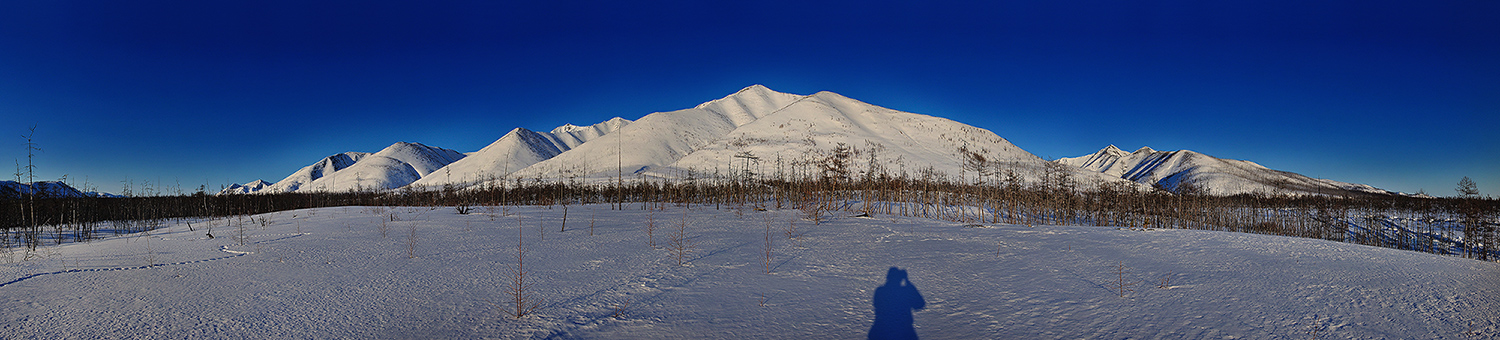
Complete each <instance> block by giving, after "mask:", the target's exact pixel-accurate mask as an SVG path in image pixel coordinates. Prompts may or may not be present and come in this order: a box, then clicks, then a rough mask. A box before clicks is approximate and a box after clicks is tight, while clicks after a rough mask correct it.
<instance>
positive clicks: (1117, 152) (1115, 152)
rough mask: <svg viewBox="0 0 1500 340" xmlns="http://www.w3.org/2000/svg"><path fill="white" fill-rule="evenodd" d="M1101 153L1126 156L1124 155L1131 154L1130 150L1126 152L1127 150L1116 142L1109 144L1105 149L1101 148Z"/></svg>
mask: <svg viewBox="0 0 1500 340" xmlns="http://www.w3.org/2000/svg"><path fill="white" fill-rule="evenodd" d="M1099 153H1100V154H1104V155H1116V156H1124V155H1127V154H1129V153H1128V152H1125V150H1120V148H1119V147H1116V146H1115V145H1114V144H1110V145H1109V146H1106V147H1104V149H1103V150H1099Z"/></svg>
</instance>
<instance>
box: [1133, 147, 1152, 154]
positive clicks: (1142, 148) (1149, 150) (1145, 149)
mask: <svg viewBox="0 0 1500 340" xmlns="http://www.w3.org/2000/svg"><path fill="white" fill-rule="evenodd" d="M1142 152H1144V153H1154V152H1156V149H1152V148H1151V147H1149V146H1142V147H1141V148H1140V149H1135V152H1131V153H1142Z"/></svg>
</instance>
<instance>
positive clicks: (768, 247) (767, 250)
mask: <svg viewBox="0 0 1500 340" xmlns="http://www.w3.org/2000/svg"><path fill="white" fill-rule="evenodd" d="M773 245H774V244H772V240H771V216H770V215H767V216H766V243H765V246H764V247H762V248H761V250H763V253H762V255H764V256H762V257H763V259H764V260H765V261H764V262H765V265H766V274H770V273H771V249H772V246H773Z"/></svg>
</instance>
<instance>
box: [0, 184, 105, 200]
mask: <svg viewBox="0 0 1500 340" xmlns="http://www.w3.org/2000/svg"><path fill="white" fill-rule="evenodd" d="M32 194H35V195H36V197H37V198H42V197H93V196H95V195H90V194H87V193H84V192H81V191H78V189H74V188H73V187H71V186H68V184H67V183H63V182H57V181H46V182H34V183H20V182H16V181H0V198H9V199H18V198H27V197H28V196H30V195H32Z"/></svg>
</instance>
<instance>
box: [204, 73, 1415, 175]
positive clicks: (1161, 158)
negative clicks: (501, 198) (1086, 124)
mask: <svg viewBox="0 0 1500 340" xmlns="http://www.w3.org/2000/svg"><path fill="white" fill-rule="evenodd" d="M841 152H846V153H844V155H846V156H844V157H843V158H842V159H843V162H842V163H844V164H845V169H846V170H848V173H847V174H846V175H847V176H851V177H858V176H862V175H863V174H864V173H866V172H868V171H883V172H886V173H888V174H891V175H899V174H902V173H905V174H907V175H909V176H912V177H920V176H923V175H922V173H924V172H928V171H931V172H932V173H937V174H941V175H944V176H950V177H951V178H954V179H961V180H964V181H973V180H976V179H977V174H976V173H975V169H974V168H973V167H972V166H970V165H971V163H972V162H971V161H973V160H978V159H982V160H983V161H984V162H985V164H986V166H985V169H984V170H985V173H984V175H986V176H990V177H988V178H986V180H988V181H994V180H995V179H998V178H1000V177H1002V176H1003V175H1002V174H1003V173H1007V172H1008V173H1013V174H1015V175H1016V177H1018V178H1019V179H1020V180H1022V181H1023V182H1025V183H1037V182H1039V181H1041V180H1043V177H1045V176H1047V175H1046V174H1048V173H1054V174H1055V173H1057V172H1056V171H1055V170H1058V169H1061V170H1064V171H1066V174H1068V175H1070V176H1069V178H1070V180H1071V181H1072V182H1073V183H1074V184H1075V185H1077V186H1078V187H1081V188H1088V187H1093V186H1094V185H1097V184H1099V183H1105V182H1111V181H1115V182H1119V183H1128V184H1130V185H1132V186H1135V187H1136V188H1149V187H1151V186H1160V187H1164V188H1166V189H1168V190H1172V191H1182V190H1183V189H1185V188H1197V189H1202V192H1207V193H1210V194H1214V195H1234V194H1243V193H1254V192H1263V193H1277V192H1288V193H1323V194H1343V193H1377V194H1385V193H1388V192H1386V191H1384V190H1381V189H1378V188H1374V187H1371V186H1368V185H1361V184H1352V183H1344V182H1337V181H1331V180H1324V179H1314V178H1308V177H1306V176H1302V175H1299V174H1295V173H1290V172H1285V171H1278V170H1271V169H1267V168H1265V167H1263V166H1260V165H1258V164H1255V163H1252V162H1248V161H1241V160H1228V159H1220V158H1215V157H1212V156H1208V155H1203V154H1200V153H1197V152H1193V151H1187V150H1181V151H1165V152H1164V151H1156V150H1152V149H1151V148H1142V149H1140V150H1137V151H1135V152H1125V151H1123V150H1120V149H1119V148H1116V147H1114V146H1110V147H1107V148H1105V149H1103V150H1100V151H1099V152H1096V153H1094V154H1091V155H1086V156H1082V157H1075V158H1064V159H1060V160H1057V161H1055V162H1051V163H1049V162H1047V161H1045V160H1042V159H1041V158H1039V157H1037V156H1035V155H1033V154H1031V153H1029V152H1026V151H1025V150H1022V149H1021V148H1019V147H1016V146H1015V145H1014V144H1011V143H1010V142H1009V141H1007V140H1006V139H1005V138H1002V137H1000V136H998V135H996V134H995V133H994V132H991V131H989V130H985V129H981V128H978V127H974V126H970V125H966V124H963V123H959V122H956V121H953V120H949V119H945V118H940V117H934V116H928V115H923V114H916V113H910V112H902V111H897V110H892V109H888V108H883V107H879V106H875V105H871V104H868V103H865V102H861V101H858V100H855V99H851V98H848V97H845V96H842V95H839V94H837V93H833V92H826V91H824V92H818V93H814V94H811V95H797V94H789V93H782V92H776V91H773V90H771V89H769V88H766V87H765V86H761V85H753V86H749V87H746V88H743V89H741V90H739V91H737V92H735V93H734V94H731V95H728V96H725V97H723V98H720V99H716V100H712V101H709V102H705V103H703V104H699V105H697V106H694V107H692V108H687V109H682V110H676V111H668V112H656V113H652V114H649V115H646V116H644V117H641V118H640V119H638V120H636V121H633V122H632V121H630V120H626V119H623V118H618V117H616V118H613V119H610V120H608V121H604V122H601V123H598V124H594V125H590V126H576V125H572V124H566V125H563V126H560V127H558V128H556V129H553V130H552V131H549V132H538V131H532V130H528V129H525V128H515V129H513V130H510V132H509V133H506V134H505V135H504V136H502V137H501V138H500V139H498V140H496V141H495V142H493V143H491V144H490V145H488V146H485V147H484V148H483V149H480V150H479V151H477V152H473V153H469V154H467V155H465V154H461V153H458V152H456V151H453V150H448V149H442V148H434V147H429V146H425V145H421V144H415V143H396V144H395V145H392V146H391V147H389V148H386V149H385V150H382V151H381V152H378V153H375V154H367V153H360V152H346V153H342V154H337V155H333V156H329V157H327V158H324V159H323V160H322V161H319V162H318V163H315V164H313V165H309V166H307V167H304V168H303V169H301V170H298V171H297V172H295V173H293V174H292V175H290V176H287V178H286V179H284V180H282V181H279V182H276V184H273V185H269V186H266V187H265V188H264V189H259V190H255V189H252V188H244V187H243V186H242V187H241V188H237V189H236V190H237V191H234V193H245V192H266V193H280V192H293V191H350V190H386V189H395V188H400V187H402V186H407V185H412V186H414V188H416V189H434V188H440V187H444V186H447V185H453V186H457V187H460V188H461V187H468V186H474V185H478V184H483V183H494V181H496V180H501V179H503V178H504V177H510V178H517V177H519V178H536V179H544V180H547V179H550V180H559V179H564V178H577V177H583V178H590V179H595V180H597V179H603V178H610V177H614V176H616V174H623V175H624V176H625V177H626V178H634V177H636V176H649V177H657V178H680V177H683V176H686V175H687V174H688V173H690V171H691V173H696V174H697V176H699V177H702V176H703V175H708V174H714V173H719V174H728V173H731V172H735V171H741V170H743V169H744V168H746V167H749V168H750V169H751V170H752V171H754V172H755V173H757V174H761V175H772V174H775V173H776V172H781V173H789V172H798V173H799V174H800V175H803V176H819V175H821V174H820V173H818V172H819V171H820V164H823V163H827V162H828V161H829V160H831V159H835V158H837V157H836V156H839V155H840V153H841ZM1049 168H1050V169H1049ZM959 177H961V178H959ZM1186 184H1191V185H1190V186H1188V185H1186Z"/></svg>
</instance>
